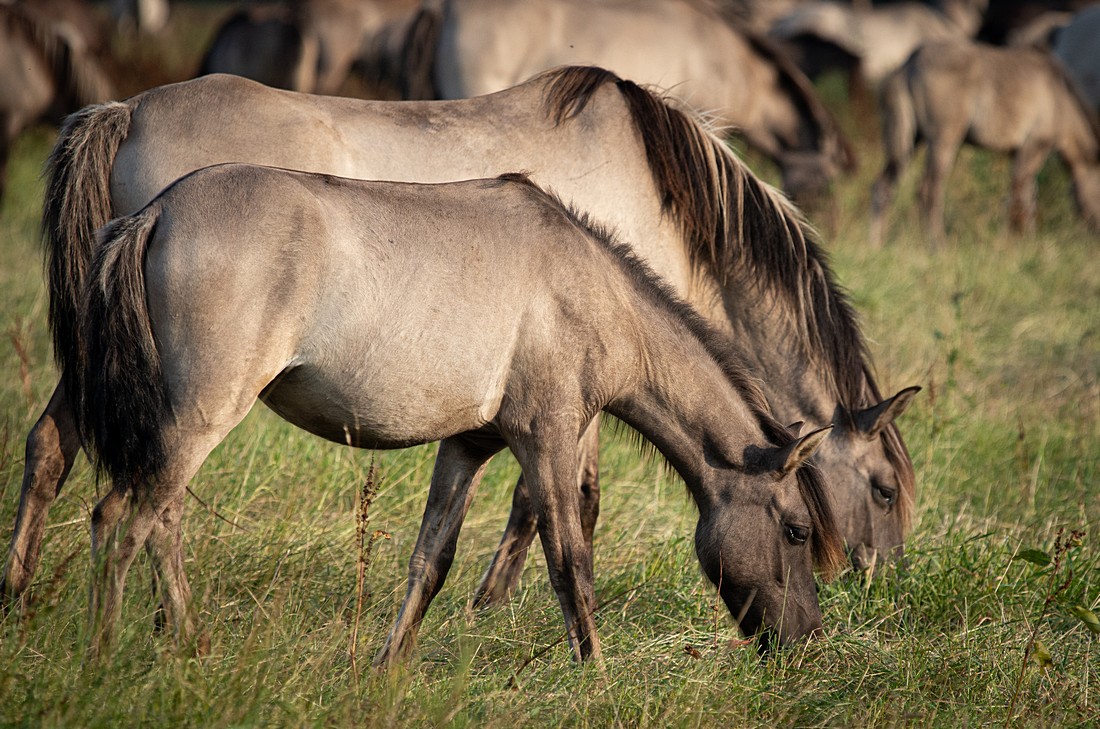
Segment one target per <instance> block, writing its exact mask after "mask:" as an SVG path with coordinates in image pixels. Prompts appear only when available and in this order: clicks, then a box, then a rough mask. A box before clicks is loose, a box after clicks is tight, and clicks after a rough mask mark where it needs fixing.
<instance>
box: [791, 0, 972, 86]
mask: <svg viewBox="0 0 1100 729" xmlns="http://www.w3.org/2000/svg"><path fill="white" fill-rule="evenodd" d="M987 4H988V0H938V1H937V2H933V3H930V4H926V3H919V2H898V3H890V4H886V5H882V6H871V4H870V3H869V2H868V3H862V4H845V3H839V2H809V3H804V4H801V5H799V6H797V7H795V8H794V10H792V11H791V12H790V13H789V14H787V15H786V16H784V17H782V18H780V19H778V20H777V21H775V23H774V24H773V25H772V28H771V35H772V36H773V37H774V38H777V39H779V40H781V41H783V43H784V44H786V45H788V46H792V47H794V48H795V49H800V50H797V51H795V52H794V55H795V57H796V58H799V59H801V62H800V64H799V65H800V66H801V67H802V69H803V70H804V71H805V72H806V73H807V74H809V75H811V76H812V77H816V75H818V74H819V73H821V71H823V70H826V69H827V68H828V66H827V65H825V64H823V63H822V62H821V61H822V55H821V51H822V50H823V48H824V47H831V50H832V54H831V56H830V57H831V58H833V59H844V60H842V61H841V60H838V61H837V62H836V65H844V66H845V67H847V68H849V69H850V68H851V67H855V68H856V69H858V74H859V76H860V78H862V80H863V82H864V83H865V84H867V85H868V86H870V87H871V88H872V89H875V88H877V87H878V86H879V84H880V83H882V81H883V80H884V79H885V78H886V77H887V76H888V75H889V74H890V73H892V72H893V71H894V70H895V69H897V68H898V67H899V66H901V64H903V63H905V59H907V58H908V57H909V54H910V53H912V52H913V51H914V50H915V49H916V48H918V47H919V46H921V45H923V44H925V43H930V42H933V41H940V40H950V39H962V38H971V37H973V36H974V34H975V33H977V32H978V28H979V27H980V26H981V23H982V13H983V12H984V11H985V8H986V5H987Z"/></svg>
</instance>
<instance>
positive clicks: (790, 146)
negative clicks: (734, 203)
mask: <svg viewBox="0 0 1100 729" xmlns="http://www.w3.org/2000/svg"><path fill="white" fill-rule="evenodd" d="M410 38H411V39H412V44H411V47H410V48H409V49H407V58H408V60H409V63H408V64H407V66H406V68H405V84H404V88H405V93H404V96H405V98H436V99H461V98H469V97H471V96H479V95H482V94H487V93H491V92H494V91H500V90H501V89H504V88H508V87H510V86H513V85H515V84H517V83H520V82H522V81H524V80H526V79H528V78H530V77H532V76H534V75H535V74H537V73H539V72H541V71H544V70H546V69H549V68H553V67H555V66H561V65H567V64H592V65H596V66H600V67H602V68H607V69H609V70H611V71H614V72H615V73H617V74H619V75H620V76H622V77H624V78H629V79H632V80H634V81H636V82H638V83H646V84H653V85H655V86H657V87H659V88H661V89H662V90H663V91H664V92H665V93H668V94H670V95H672V96H674V97H676V98H677V99H679V100H680V101H682V102H683V103H685V104H686V105H687V106H689V107H690V108H692V109H693V110H695V111H696V112H698V113H700V114H701V115H702V117H703V118H705V119H707V120H708V121H709V123H710V124H712V125H713V127H714V128H715V129H716V130H720V131H722V132H723V133H724V132H727V131H731V132H734V133H736V134H740V135H743V137H744V138H745V139H746V140H748V142H749V144H750V145H751V146H753V147H755V148H756V149H758V150H760V151H761V152H763V153H764V154H765V155H767V156H768V157H769V158H770V159H771V160H773V161H774V162H775V163H776V164H777V165H778V166H779V169H780V172H781V174H782V178H783V188H784V190H785V191H786V192H787V193H788V194H789V195H791V196H792V197H794V198H795V199H796V200H799V201H800V202H802V203H806V202H807V201H808V199H810V198H812V197H814V196H815V195H818V194H819V193H821V192H822V191H824V190H825V189H826V188H827V187H828V185H829V183H830V182H831V181H832V180H833V179H834V178H835V177H836V176H837V175H839V174H840V173H842V172H850V171H852V170H853V169H855V166H856V160H855V154H854V152H853V151H852V148H851V145H850V144H849V142H848V140H847V138H846V137H845V135H844V134H843V132H842V131H841V129H840V126H839V125H838V124H837V122H836V120H835V119H834V117H833V115H832V114H831V113H830V112H829V110H828V109H827V108H826V107H825V105H824V104H823V103H822V102H821V99H820V98H819V97H818V95H817V92H816V90H815V89H814V87H813V85H812V84H811V83H810V81H809V79H807V78H806V76H805V75H804V74H802V73H801V72H800V71H799V70H798V68H797V67H796V66H795V65H794V64H793V63H792V62H791V61H790V60H789V59H788V58H787V57H786V56H785V55H784V54H783V53H782V52H781V51H779V50H778V49H777V48H776V47H775V46H774V44H772V43H771V42H770V41H768V40H766V39H765V38H763V37H759V36H755V35H749V34H745V33H742V32H740V31H739V30H738V29H737V28H735V27H734V26H733V25H732V24H731V23H730V22H728V21H727V20H726V19H725V18H724V17H723V15H722V14H721V13H720V12H718V11H717V10H715V9H714V8H713V7H712V5H711V4H710V3H707V2H703V1H700V0H659V1H654V0H628V1H626V2H621V1H620V2H614V1H601V2H590V1H589V0H525V2H520V3H517V2H512V1H511V0H447V1H446V2H444V3H443V5H442V7H439V6H438V4H425V6H423V7H422V9H421V11H420V12H419V17H418V18H417V20H416V21H415V22H414V23H413V24H412V30H411V32H410Z"/></svg>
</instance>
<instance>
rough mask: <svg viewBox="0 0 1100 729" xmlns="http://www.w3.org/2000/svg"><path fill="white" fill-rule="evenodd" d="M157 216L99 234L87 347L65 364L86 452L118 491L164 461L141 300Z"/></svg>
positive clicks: (151, 348)
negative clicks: (147, 259)
mask: <svg viewBox="0 0 1100 729" xmlns="http://www.w3.org/2000/svg"><path fill="white" fill-rule="evenodd" d="M159 217H160V210H159V206H158V205H156V204H155V203H154V204H152V205H150V206H148V207H146V208H145V209H144V210H143V211H141V212H140V213H137V214H136V215H133V216H130V217H128V218H120V219H118V220H115V221H112V222H111V223H110V224H109V225H108V226H107V227H106V228H104V229H103V230H102V231H101V245H100V247H99V250H98V252H97V253H96V256H95V260H94V262H93V264H92V268H91V271H90V275H89V278H88V287H87V291H86V297H85V298H84V300H83V302H82V304H83V305H82V307H81V311H80V313H81V322H82V327H83V329H84V333H85V335H86V336H85V337H84V338H83V339H82V342H85V343H86V345H85V346H84V347H83V349H82V350H81V353H80V356H79V358H78V359H76V360H73V361H69V360H66V361H64V362H63V366H64V370H65V373H66V376H67V377H70V378H71V381H72V384H71V387H72V389H73V390H75V391H76V392H77V393H78V399H77V400H76V401H74V404H75V407H74V410H75V414H76V420H77V429H78V430H79V432H80V435H81V438H82V440H83V442H84V446H85V448H86V449H87V451H88V453H89V454H91V456H92V458H93V460H94V461H95V463H96V467H97V468H98V469H99V470H100V471H106V472H107V474H108V475H109V476H110V477H111V479H112V481H114V483H116V484H119V485H121V484H127V483H133V482H134V481H135V480H141V479H145V478H147V477H149V476H152V475H154V474H155V473H156V471H157V469H158V467H159V466H160V464H161V463H162V462H163V460H164V453H165V448H164V438H163V433H162V431H161V426H162V423H164V422H165V419H166V418H167V417H168V410H169V404H168V396H167V390H166V388H165V385H164V381H163V377H162V373H161V365H160V355H159V353H158V352H157V347H156V342H155V340H154V337H153V331H152V326H151V322H150V320H149V310H148V306H147V304H146V296H145V253H146V250H147V248H148V245H149V240H150V238H151V237H152V235H153V232H154V230H155V228H156V224H157V220H158V218H159Z"/></svg>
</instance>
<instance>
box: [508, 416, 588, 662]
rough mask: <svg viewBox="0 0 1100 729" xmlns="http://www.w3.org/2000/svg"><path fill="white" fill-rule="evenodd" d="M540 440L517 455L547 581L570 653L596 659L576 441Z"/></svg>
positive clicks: (580, 657) (578, 658) (543, 437)
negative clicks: (535, 446)
mask: <svg viewBox="0 0 1100 729" xmlns="http://www.w3.org/2000/svg"><path fill="white" fill-rule="evenodd" d="M540 439H541V442H540V443H539V450H538V451H535V452H530V453H524V454H520V453H517V457H518V458H519V459H520V465H521V466H522V467H523V472H524V474H526V475H527V476H528V478H529V481H528V488H529V493H530V497H531V506H532V508H533V509H534V510H535V513H536V515H537V517H538V530H539V538H540V539H541V541H542V551H543V554H544V555H545V556H546V566H547V569H548V571H549V573H550V583H551V585H553V587H554V592H555V593H557V596H558V603H559V604H560V605H561V610H562V614H563V616H564V618H565V627H566V631H567V634H568V636H569V643H570V645H571V646H572V648H573V655H574V657H575V658H576V659H577V660H580V661H584V660H588V659H597V660H598V659H599V658H600V639H599V635H598V634H597V632H596V618H595V612H596V595H595V585H594V580H593V571H592V550H591V547H590V545H589V544H588V543H587V542H586V540H585V533H584V531H585V530H584V526H583V525H582V523H581V517H580V515H581V505H580V492H579V490H578V489H577V488H576V487H575V484H576V482H575V480H574V477H575V475H576V464H577V449H576V445H575V443H570V442H569V438H568V437H567V436H565V435H564V434H563V436H562V437H559V438H550V437H547V436H540ZM555 445H556V446H557V447H556V448H555V447H554V446H555Z"/></svg>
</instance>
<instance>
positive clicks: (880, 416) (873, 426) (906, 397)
mask: <svg viewBox="0 0 1100 729" xmlns="http://www.w3.org/2000/svg"><path fill="white" fill-rule="evenodd" d="M918 392H920V388H919V387H907V388H905V389H904V390H902V391H901V392H899V393H898V394H897V395H894V396H893V397H892V398H890V399H889V400H883V401H882V402H880V403H879V404H878V405H872V406H871V407H869V408H867V409H866V410H860V411H859V412H858V413H856V414H855V422H856V430H857V431H859V432H860V433H862V434H863V436H864V437H865V438H867V439H872V438H877V437H878V434H879V433H881V432H882V429H883V428H885V427H886V426H887V425H889V424H890V423H892V422H894V420H896V419H897V418H898V417H899V416H900V415H901V414H902V413H904V412H905V410H906V409H907V408H908V407H909V405H911V404H912V402H913V397H914V396H915V395H916V394H917V393H918Z"/></svg>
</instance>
